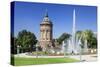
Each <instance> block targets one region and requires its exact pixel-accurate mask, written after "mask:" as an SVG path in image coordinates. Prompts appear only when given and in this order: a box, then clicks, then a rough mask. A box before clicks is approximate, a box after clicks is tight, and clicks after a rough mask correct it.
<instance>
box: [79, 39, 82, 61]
mask: <svg viewBox="0 0 100 67" xmlns="http://www.w3.org/2000/svg"><path fill="white" fill-rule="evenodd" d="M79 46H80V61H82V43H81V39H79Z"/></svg>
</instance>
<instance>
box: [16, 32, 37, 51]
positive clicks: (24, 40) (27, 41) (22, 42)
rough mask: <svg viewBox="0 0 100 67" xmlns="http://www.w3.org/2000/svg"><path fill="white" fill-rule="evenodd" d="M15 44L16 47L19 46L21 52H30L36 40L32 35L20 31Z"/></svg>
mask: <svg viewBox="0 0 100 67" xmlns="http://www.w3.org/2000/svg"><path fill="white" fill-rule="evenodd" d="M15 42H16V44H17V45H19V46H21V50H23V52H24V51H26V50H30V51H32V49H33V47H35V44H36V42H37V39H36V36H35V35H34V33H31V32H30V31H27V30H22V31H20V32H19V33H18V36H17V41H15Z"/></svg>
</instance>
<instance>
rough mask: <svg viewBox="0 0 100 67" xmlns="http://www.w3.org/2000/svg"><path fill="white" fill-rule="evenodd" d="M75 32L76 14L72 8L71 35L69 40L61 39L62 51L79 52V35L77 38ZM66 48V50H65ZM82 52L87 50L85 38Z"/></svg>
mask: <svg viewBox="0 0 100 67" xmlns="http://www.w3.org/2000/svg"><path fill="white" fill-rule="evenodd" d="M75 33H76V14H75V10H73V27H72V37H71V38H70V39H69V40H65V41H63V44H62V52H64V51H65V52H67V53H74V54H79V53H80V48H81V45H80V44H82V43H81V37H80V39H78V37H77V36H75ZM65 49H67V50H65ZM84 52H85V53H86V52H88V47H87V40H84Z"/></svg>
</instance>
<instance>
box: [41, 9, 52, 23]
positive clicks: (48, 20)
mask: <svg viewBox="0 0 100 67" xmlns="http://www.w3.org/2000/svg"><path fill="white" fill-rule="evenodd" d="M41 24H52V22H51V21H50V19H49V17H48V12H47V11H46V14H45V16H44V18H43V21H42V23H41Z"/></svg>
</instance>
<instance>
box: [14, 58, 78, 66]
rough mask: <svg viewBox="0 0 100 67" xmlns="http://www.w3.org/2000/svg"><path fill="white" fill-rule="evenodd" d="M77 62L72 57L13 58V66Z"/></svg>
mask: <svg viewBox="0 0 100 67" xmlns="http://www.w3.org/2000/svg"><path fill="white" fill-rule="evenodd" d="M69 62H78V60H75V59H72V58H21V57H15V58H14V62H13V63H14V65H15V66H23V65H37V64H54V63H69Z"/></svg>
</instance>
